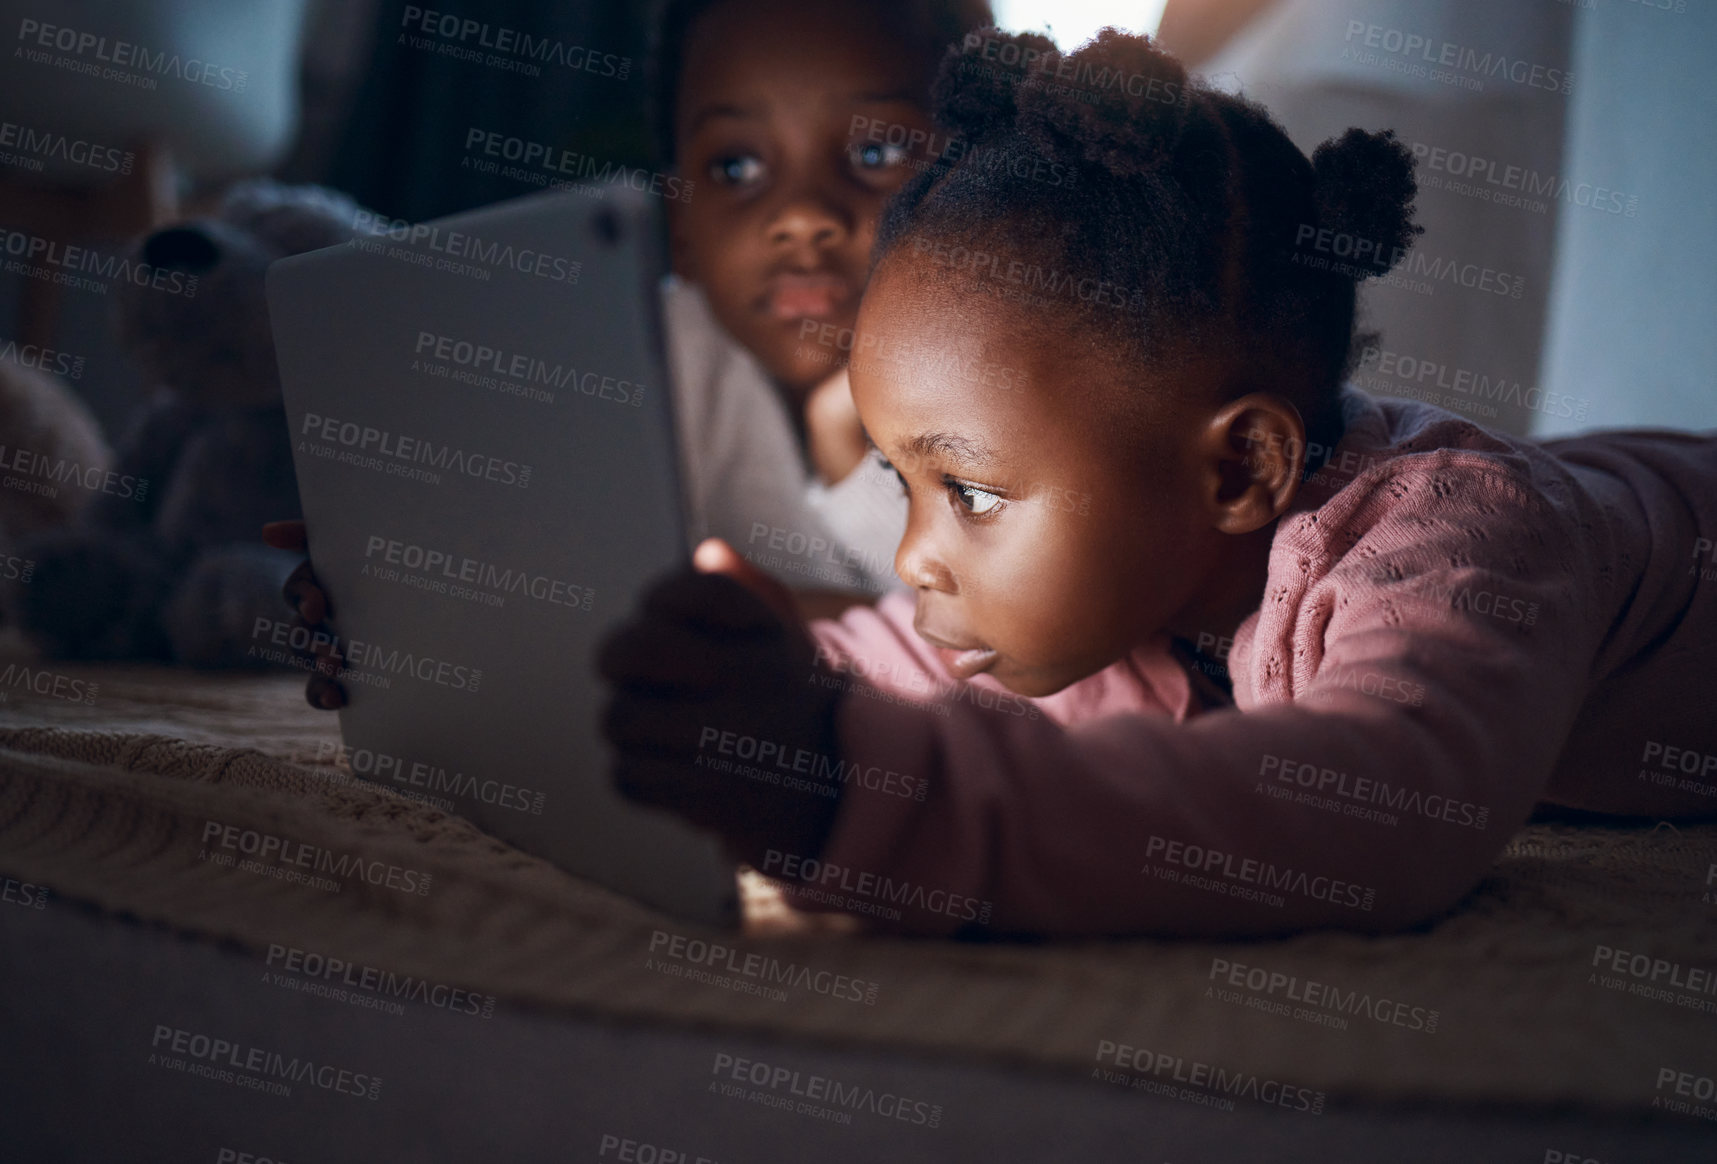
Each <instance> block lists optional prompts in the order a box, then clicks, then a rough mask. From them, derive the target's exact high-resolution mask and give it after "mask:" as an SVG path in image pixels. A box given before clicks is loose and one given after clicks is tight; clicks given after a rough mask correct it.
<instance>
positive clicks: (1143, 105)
mask: <svg viewBox="0 0 1717 1164" xmlns="http://www.w3.org/2000/svg"><path fill="white" fill-rule="evenodd" d="M1044 81H1045V83H1044V84H1041V85H1035V86H1033V87H1032V88H1031V89H1029V90H1027V91H1026V93H1025V94H1023V95H1022V96H1021V98H1020V113H1019V127H1020V130H1021V132H1022V133H1024V134H1025V135H1026V136H1027V137H1028V138H1030V139H1031V140H1032V141H1033V142H1034V143H1036V144H1037V146H1038V148H1040V149H1042V150H1043V151H1044V152H1045V153H1047V154H1050V155H1051V156H1061V157H1067V158H1071V159H1073V160H1075V161H1079V162H1084V163H1087V164H1090V165H1094V166H1100V167H1102V168H1103V169H1105V170H1107V171H1109V172H1110V173H1112V174H1115V175H1117V176H1119V177H1132V176H1135V175H1140V174H1149V173H1152V172H1154V171H1156V170H1159V169H1161V168H1162V167H1163V166H1164V165H1166V164H1167V162H1168V160H1169V159H1170V158H1171V157H1172V156H1173V155H1174V151H1175V147H1176V146H1177V145H1179V144H1180V140H1181V136H1182V134H1183V133H1184V132H1185V130H1186V123H1187V107H1188V105H1189V104H1190V102H1191V100H1192V91H1191V89H1189V88H1188V85H1187V78H1186V70H1185V69H1183V68H1182V67H1181V65H1180V62H1179V61H1176V60H1175V59H1174V58H1173V57H1171V56H1169V55H1168V54H1167V53H1164V52H1163V51H1161V50H1160V49H1158V48H1157V47H1156V45H1155V44H1153V43H1152V41H1151V39H1150V38H1149V37H1146V36H1134V35H1130V34H1128V33H1124V32H1121V31H1119V30H1117V29H1114V28H1105V29H1102V30H1101V31H1099V32H1098V33H1097V35H1096V37H1094V38H1093V39H1092V40H1090V41H1088V42H1087V43H1086V44H1085V45H1084V46H1082V47H1081V48H1079V49H1077V50H1076V51H1074V52H1072V53H1070V54H1068V55H1067V57H1066V58H1065V61H1064V63H1063V67H1062V69H1061V71H1060V72H1059V73H1058V74H1056V75H1053V76H1046V77H1045V78H1044ZM1062 84H1065V85H1066V86H1067V88H1068V89H1069V90H1071V92H1063V91H1061V90H1060V85H1062ZM1093 95H1095V96H1096V98H1097V99H1096V100H1091V99H1090V98H1091V96H1093Z"/></svg>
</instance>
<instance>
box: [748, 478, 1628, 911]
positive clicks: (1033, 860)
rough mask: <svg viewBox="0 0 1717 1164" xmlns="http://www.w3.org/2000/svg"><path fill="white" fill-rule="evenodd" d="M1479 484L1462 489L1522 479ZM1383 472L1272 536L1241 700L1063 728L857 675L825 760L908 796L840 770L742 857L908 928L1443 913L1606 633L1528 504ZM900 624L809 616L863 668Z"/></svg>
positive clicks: (1488, 854) (900, 650)
mask: <svg viewBox="0 0 1717 1164" xmlns="http://www.w3.org/2000/svg"><path fill="white" fill-rule="evenodd" d="M1475 480H1476V483H1475V481H1468V482H1467V483H1466V485H1465V486H1464V487H1465V488H1467V489H1468V490H1470V491H1472V492H1474V493H1475V494H1476V495H1482V496H1481V499H1482V498H1483V497H1489V499H1490V501H1491V502H1497V501H1501V500H1506V498H1503V497H1501V496H1499V493H1500V494H1511V493H1518V491H1517V490H1514V489H1513V487H1512V486H1510V485H1508V484H1507V483H1506V482H1499V481H1493V482H1491V483H1490V484H1489V485H1487V484H1486V483H1485V480H1486V479H1485V478H1484V476H1483V475H1482V474H1479V475H1477V478H1476V479H1475ZM1395 483H1396V484H1397V485H1399V484H1400V481H1399V480H1397V481H1396V482H1395ZM1389 484H1390V482H1387V481H1385V482H1381V483H1379V485H1378V487H1377V488H1376V489H1373V490H1370V491H1361V492H1362V493H1363V494H1364V495H1363V496H1356V497H1350V498H1348V499H1347V503H1346V509H1345V510H1344V511H1343V512H1330V511H1329V510H1330V509H1331V508H1333V507H1326V509H1325V510H1322V511H1319V512H1318V514H1316V515H1314V516H1313V520H1312V521H1310V522H1309V523H1308V522H1307V521H1306V520H1305V519H1304V517H1302V518H1298V519H1293V522H1292V524H1291V525H1289V526H1284V528H1283V529H1282V530H1281V531H1279V533H1278V536H1277V539H1276V542H1275V544H1274V547H1273V550H1272V559H1271V570H1270V576H1271V588H1270V590H1269V591H1268V592H1267V593H1266V595H1265V597H1264V610H1263V611H1262V612H1261V613H1260V615H1259V616H1257V620H1256V623H1255V626H1254V628H1253V629H1254V631H1255V632H1256V633H1255V634H1249V635H1247V636H1246V638H1245V641H1244V642H1237V645H1236V647H1235V653H1236V656H1237V657H1235V658H1234V659H1232V663H1233V665H1234V667H1235V669H1236V671H1237V672H1238V671H1242V670H1246V671H1248V672H1249V673H1250V674H1251V675H1252V676H1253V677H1254V685H1255V687H1256V689H1257V690H1258V691H1260V692H1262V693H1263V695H1264V699H1263V700H1262V701H1260V702H1258V703H1256V704H1255V705H1254V706H1252V707H1250V708H1249V709H1248V710H1234V709H1230V710H1222V711H1216V712H1211V713H1208V714H1205V715H1202V716H1199V717H1196V718H1193V719H1190V720H1188V721H1186V722H1183V723H1176V722H1173V721H1172V720H1169V719H1166V718H1163V717H1153V716H1146V715H1109V716H1100V717H1096V718H1091V719H1087V720H1084V721H1082V722H1077V723H1074V724H1072V725H1070V726H1066V727H1063V726H1060V725H1058V724H1056V723H1054V722H1051V721H1050V720H1049V719H1047V718H1041V717H1040V718H1032V717H1030V716H1024V715H1016V714H1012V713H1011V711H1009V710H1007V709H1005V708H1002V707H1000V706H998V705H991V706H982V705H980V703H979V702H978V701H976V700H971V699H965V698H949V697H948V696H946V695H944V696H943V697H942V698H940V699H939V700H937V701H936V702H935V703H934V704H933V705H931V706H922V705H912V704H908V703H903V702H900V701H898V700H895V699H893V698H892V697H890V696H889V695H888V693H887V692H886V691H885V690H883V689H881V688H877V687H874V686H873V685H872V684H870V683H869V682H860V683H858V684H856V685H855V686H854V687H853V688H852V689H851V690H850V691H849V692H848V694H847V696H846V698H845V701H844V703H843V705H842V708H841V711H840V723H839V729H840V735H841V742H842V746H843V749H844V750H845V754H846V755H847V756H848V757H849V759H852V760H856V761H861V762H862V763H864V764H866V765H875V766H880V767H881V768H883V769H885V770H892V771H896V772H899V773H902V774H905V775H909V776H911V777H912V778H914V779H915V780H918V781H922V782H923V784H924V785H925V793H924V799H923V800H922V801H917V800H907V799H902V798H899V797H886V796H866V795H853V794H851V793H850V790H849V794H847V795H845V796H843V800H842V805H841V808H840V812H839V815H838V817H837V820H836V824H835V828H834V831H833V832H832V834H831V836H830V838H829V840H828V842H827V843H826V844H825V846H824V848H823V851H822V852H821V853H818V854H786V853H773V854H771V855H770V858H769V862H768V863H770V864H772V865H773V866H774V867H773V868H766V869H765V870H764V872H766V873H770V874H772V875H774V876H778V877H782V878H785V879H788V880H790V881H795V882H797V886H796V888H795V890H794V893H793V899H794V901H795V904H797V905H799V906H802V907H809V908H828V909H844V910H847V911H849V912H854V913H859V914H862V915H865V916H867V917H868V918H870V919H871V920H872V921H873V922H875V923H876V924H878V925H879V926H881V927H883V928H889V929H897V930H904V931H913V932H921V933H954V932H958V931H961V930H962V929H966V930H976V931H978V932H986V931H987V932H996V933H1012V934H1018V933H1029V934H1042V935H1104V934H1155V935H1164V936H1169V935H1178V936H1209V937H1214V936H1265V935H1271V934H1281V933H1287V932H1291V931H1296V930H1302V929H1307V928H1321V927H1332V928H1340V929H1354V930H1363V931H1380V930H1389V929H1394V928H1399V927H1405V926H1410V925H1413V924H1416V923H1419V922H1423V921H1425V920H1427V919H1430V918H1433V917H1435V916H1437V915H1438V914H1440V913H1442V912H1443V911H1446V910H1447V909H1448V908H1449V907H1451V906H1452V905H1454V904H1455V903H1456V902H1457V901H1458V900H1459V899H1460V898H1461V897H1462V896H1464V895H1465V894H1466V893H1467V892H1468V891H1470V890H1471V889H1472V888H1473V887H1474V886H1475V885H1476V884H1477V883H1478V882H1479V881H1480V880H1481V879H1482V877H1483V876H1484V873H1485V871H1486V870H1487V869H1488V868H1489V866H1490V865H1491V863H1492V862H1493V861H1494V860H1495V857H1496V855H1497V853H1498V852H1499V851H1500V849H1501V848H1502V846H1503V844H1504V843H1505V842H1506V840H1507V839H1508V837H1509V836H1510V835H1511V834H1512V833H1513V832H1514V831H1515V830H1516V829H1517V828H1518V827H1519V826H1520V825H1521V824H1523V823H1524V822H1525V820H1526V818H1527V816H1528V815H1529V814H1530V812H1531V810H1532V808H1533V805H1534V804H1535V802H1536V801H1537V799H1538V797H1539V794H1540V792H1541V790H1542V789H1543V787H1544V786H1545V784H1546V782H1547V780H1548V777H1549V774H1550V772H1551V770H1552V768H1553V766H1554V764H1555V762H1556V760H1557V757H1558V755H1559V752H1560V750H1561V747H1562V743H1563V741H1564V739H1565V738H1566V736H1567V734H1568V730H1569V727H1570V725H1571V723H1572V720H1573V717H1574V715H1575V713H1576V711H1577V709H1578V706H1579V704H1580V701H1581V695H1582V691H1583V685H1584V683H1585V680H1586V672H1587V669H1588V665H1589V662H1590V659H1591V657H1592V652H1593V650H1594V649H1595V642H1596V637H1595V636H1596V635H1597V634H1599V633H1601V630H1602V629H1603V628H1601V627H1594V626H1593V624H1592V617H1591V611H1590V609H1587V608H1583V607H1582V606H1581V604H1580V603H1578V602H1576V600H1575V595H1576V588H1575V587H1574V586H1573V585H1571V584H1570V583H1569V580H1568V579H1569V577H1570V576H1571V575H1572V574H1573V573H1574V572H1575V563H1574V560H1573V555H1574V554H1575V552H1576V551H1575V549H1574V548H1573V542H1572V541H1571V540H1569V539H1567V538H1564V537H1562V535H1560V534H1559V533H1558V532H1557V529H1558V526H1557V523H1556V522H1554V521H1551V520H1548V519H1547V518H1546V517H1545V516H1544V515H1542V514H1537V515H1536V516H1535V514H1534V512H1533V508H1534V507H1532V506H1528V505H1520V506H1518V508H1520V509H1521V511H1522V512H1521V516H1520V522H1521V523H1522V524H1521V525H1520V526H1519V527H1518V528H1512V529H1511V528H1504V527H1502V526H1499V524H1498V523H1497V522H1496V521H1494V520H1493V521H1492V522H1491V525H1490V526H1489V527H1488V528H1487V530H1486V532H1485V534H1484V535H1482V536H1478V537H1475V536H1474V535H1473V532H1472V531H1473V526H1472V525H1471V524H1467V523H1463V522H1462V521H1460V520H1458V518H1459V517H1460V514H1459V513H1458V512H1456V511H1457V510H1458V508H1459V506H1458V505H1454V504H1452V503H1450V502H1449V499H1448V497H1447V496H1446V495H1442V494H1438V493H1437V492H1436V490H1435V489H1434V488H1432V487H1431V484H1430V482H1429V481H1421V480H1409V481H1408V482H1407V485H1408V486H1409V488H1408V489H1407V493H1406V495H1405V498H1403V496H1397V495H1396V494H1395V493H1392V492H1390V491H1389V490H1388V488H1387V486H1388V485H1389ZM1415 491H1418V492H1423V493H1424V494H1426V496H1427V500H1430V499H1432V498H1435V499H1436V502H1437V504H1433V505H1431V506H1429V507H1424V506H1417V505H1415V504H1414V501H1415V496H1416V493H1415ZM1457 492H1458V491H1457ZM1514 500H1515V501H1517V502H1518V501H1519V500H1520V498H1519V497H1518V496H1516V497H1514ZM1439 505H1440V509H1439ZM1496 508H1497V506H1496V505H1494V504H1487V506H1486V507H1485V508H1483V509H1481V510H1480V511H1479V512H1483V513H1487V514H1494V513H1495V512H1496ZM1431 512H1439V513H1440V514H1441V516H1439V517H1437V518H1436V519H1431V518H1428V517H1426V516H1425V515H1426V514H1428V513H1431ZM1451 514H1452V515H1453V516H1454V517H1455V518H1456V519H1457V520H1452V521H1451V520H1448V518H1449V517H1450V515H1451ZM1319 519H1322V525H1321V526H1320V525H1319V524H1318V521H1319ZM1285 520H1287V519H1285ZM1534 522H1535V523H1536V524H1537V526H1538V528H1537V529H1536V530H1535V531H1534V530H1528V529H1527V528H1526V525H1527V523H1534ZM1533 534H1536V536H1535V537H1534V536H1530V535H1533ZM1552 542H1555V543H1556V544H1555V545H1554V546H1553V545H1552V544H1551V543H1552ZM1332 544H1335V545H1339V546H1340V547H1341V549H1342V552H1341V553H1333V552H1331V545H1332ZM1320 561H1321V562H1323V563H1325V564H1326V565H1324V566H1320V565H1319V563H1320ZM1586 606H1587V607H1589V606H1590V604H1589V603H1588V604H1586ZM904 634H910V631H909V630H903V628H902V627H901V626H900V625H899V623H898V620H896V622H894V623H892V624H891V623H890V622H889V621H888V619H887V617H885V614H882V613H878V612H874V611H861V612H855V613H854V614H853V615H849V616H848V619H847V620H846V621H844V622H843V623H842V625H841V627H840V628H838V631H832V630H826V631H825V632H824V633H822V634H820V636H819V637H820V639H821V640H822V641H823V642H824V644H825V647H824V649H825V652H826V653H827V654H829V655H831V656H833V657H835V658H836V659H837V661H839V660H842V659H853V658H864V657H865V656H866V655H867V654H869V655H872V656H875V659H874V660H873V666H874V664H875V663H876V662H881V663H889V662H891V661H895V660H897V659H898V658H899V657H901V656H905V657H914V656H917V657H922V656H921V655H919V652H918V651H917V650H915V649H914V648H913V647H912V646H911V645H910V644H908V643H905V642H904V641H903V635H904ZM854 669H856V668H854Z"/></svg>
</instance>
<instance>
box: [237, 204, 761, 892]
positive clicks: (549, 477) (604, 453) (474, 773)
mask: <svg viewBox="0 0 1717 1164" xmlns="http://www.w3.org/2000/svg"><path fill="white" fill-rule="evenodd" d="M659 214H660V210H659V208H658V207H657V206H656V205H655V204H654V203H653V202H652V200H650V199H649V197H648V196H647V195H644V194H640V193H638V192H635V191H631V190H627V189H624V188H621V187H607V186H605V187H594V188H580V189H576V190H567V191H556V192H553V193H546V194H539V195H532V196H530V197H527V198H521V199H517V200H514V201H509V202H506V203H501V204H498V205H494V206H490V207H485V208H483V209H481V210H477V211H472V212H469V213H465V214H460V215H455V216H453V217H449V218H445V219H440V220H437V221H434V222H427V223H418V224H409V223H387V222H385V221H384V222H378V223H374V224H365V225H367V226H368V227H369V228H370V229H371V230H372V231H373V233H370V234H367V235H365V236H364V237H361V238H359V239H358V240H356V241H354V242H352V243H350V244H346V245H342V246H337V247H332V248H329V249H326V250H320V251H314V252H311V253H308V254H303V255H297V256H293V257H291V258H287V259H283V260H281V261H279V262H277V263H275V264H274V265H273V266H272V267H270V268H269V271H268V279H267V287H268V304H269V312H270V316H271V319H272V324H273V329H274V339H275V347H276V351H277V354H278V357H279V366H280V378H281V385H282V388H283V390H284V395H285V401H286V409H287V414H288V421H289V424H290V426H291V432H292V446H293V463H294V465H295V467H296V469H297V474H298V488H299V492H300V494H301V497H302V500H303V507H304V516H305V520H306V523H307V527H308V530H309V541H310V557H311V560H312V562H313V563H314V568H315V571H316V577H317V580H318V581H319V582H320V584H321V586H322V588H323V589H324V590H325V591H326V592H327V594H328V597H329V603H330V606H331V609H332V615H331V617H330V620H329V622H330V625H331V627H332V630H333V633H334V634H335V635H337V637H338V647H339V649H340V651H341V653H342V654H343V655H344V656H345V663H346V668H347V669H346V671H345V673H343V675H342V677H341V682H342V684H343V685H344V687H345V689H346V692H347V696H348V699H349V703H348V705H347V706H346V707H345V708H343V709H342V710H341V711H340V713H339V715H340V733H341V736H342V740H343V747H342V751H343V753H344V757H345V761H346V763H347V764H348V765H349V766H350V767H351V769H352V770H353V771H354V772H355V773H356V774H358V775H360V776H362V777H365V778H367V779H369V780H373V781H375V782H377V783H380V784H384V785H387V786H388V787H391V788H394V789H396V790H398V791H400V792H403V793H406V794H408V795H413V796H419V797H424V798H428V799H430V800H431V801H432V802H434V803H438V804H441V805H442V806H443V807H446V808H449V809H450V810H452V811H455V812H458V813H459V814H461V815H463V816H466V817H468V818H469V819H471V820H473V821H474V822H476V823H477V824H478V825H480V826H482V827H483V828H484V829H486V830H487V831H489V832H491V833H493V834H495V835H496V836H499V837H501V838H503V839H505V840H507V841H509V842H511V843H513V844H515V845H517V846H518V847H520V848H521V849H525V850H527V851H529V852H532V853H535V854H537V855H539V856H542V857H544V858H546V859H548V860H550V861H552V862H554V863H555V864H557V865H559V866H561V867H562V868H564V869H566V870H568V871H569V872H572V873H576V874H579V875H581V876H584V877H588V878H590V879H592V880H594V881H597V882H599V883H600V884H602V885H604V886H607V887H609V888H611V889H614V890H616V891H619V892H621V893H625V894H627V895H629V896H632V897H634V898H636V899H638V900H640V901H642V902H645V903H647V904H649V905H651V906H654V907H656V908H658V909H661V910H663V911H666V912H669V913H672V914H675V915H677V916H680V917H684V918H688V919H694V920H699V921H704V922H710V923H720V924H729V925H731V924H734V923H736V921H737V920H738V914H739V911H738V893H737V888H736V883H735V875H734V868H733V866H732V864H731V863H730V862H729V861H727V860H726V859H724V857H723V856H722V854H721V852H720V849H719V847H718V846H717V844H716V842H715V841H714V839H713V838H712V837H710V836H708V835H707V834H704V833H700V832H698V831H696V830H694V829H692V828H691V827H690V826H688V825H686V824H684V823H683V822H681V821H679V820H678V819H677V818H673V817H670V816H668V815H666V814H664V813H661V812H658V811H655V810H652V809H645V808H641V807H638V806H636V805H633V804H631V803H630V802H627V801H625V800H624V799H622V798H621V797H620V796H619V794H618V793H616V792H615V791H614V790H613V787H612V783H611V779H610V768H611V757H610V753H609V750H608V747H607V745H606V743H605V741H604V740H603V738H602V735H601V732H600V728H599V715H600V711H601V708H602V706H603V703H604V701H605V698H606V692H605V688H604V685H603V684H602V683H601V681H600V680H599V678H598V677H597V675H596V671H595V665H594V658H595V651H596V648H597V645H598V643H599V642H600V640H601V638H602V637H603V635H604V633H605V632H607V631H608V630H609V629H610V628H612V627H614V626H615V625H616V623H618V622H619V621H621V620H622V619H624V618H625V617H626V616H627V615H628V614H629V613H630V612H631V611H632V610H633V608H634V605H635V602H636V600H637V597H638V595H639V592H640V589H641V588H642V587H643V586H645V585H646V584H647V583H649V582H650V581H652V580H654V579H656V578H658V577H659V576H661V575H662V574H664V573H666V572H668V571H670V570H672V569H674V568H676V567H679V566H682V565H683V564H684V563H685V562H686V560H687V545H686V539H685V533H684V530H683V524H682V518H681V511H680V492H679V484H678V476H677V459H676V456H675V447H676V446H675V443H674V439H675V438H674V431H673V420H672V416H671V414H670V408H669V403H670V391H669V386H668V381H667V369H666V361H665V359H664V356H663V349H662V345H661V337H660V331H659V322H658V304H659V300H658V298H657V294H658V292H657V285H658V280H659V278H660V276H661V274H662V264H661V251H662V248H661V234H660V223H659ZM283 628H284V629H283ZM295 633H296V637H298V638H302V637H303V636H304V634H305V632H304V631H303V630H302V628H299V629H298V630H297V631H296V632H294V631H293V630H292V629H291V628H290V627H288V626H287V625H286V624H285V623H284V622H283V623H281V624H280V625H278V626H274V625H271V626H259V627H258V628H257V630H256V632H255V634H256V636H257V637H258V638H259V639H263V638H267V639H270V640H271V645H272V646H273V647H274V648H275V649H279V648H280V647H281V646H282V645H283V642H284V644H286V645H298V646H302V645H303V644H302V643H293V642H292V640H293V638H294V634H295ZM272 640H282V641H272Z"/></svg>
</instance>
